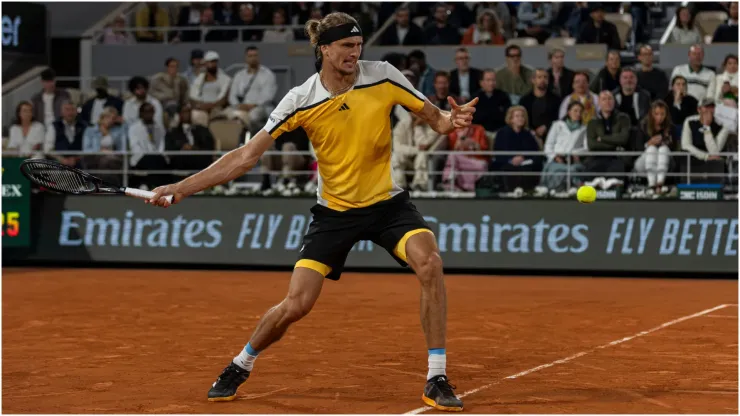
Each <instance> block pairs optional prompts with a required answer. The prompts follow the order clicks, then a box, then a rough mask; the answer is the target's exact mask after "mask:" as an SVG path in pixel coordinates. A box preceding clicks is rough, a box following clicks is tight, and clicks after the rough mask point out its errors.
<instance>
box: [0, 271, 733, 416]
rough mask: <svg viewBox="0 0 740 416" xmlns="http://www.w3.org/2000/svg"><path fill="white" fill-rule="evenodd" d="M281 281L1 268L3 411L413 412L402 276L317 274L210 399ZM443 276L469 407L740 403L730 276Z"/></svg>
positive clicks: (674, 408)
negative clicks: (242, 376) (244, 372)
mask: <svg viewBox="0 0 740 416" xmlns="http://www.w3.org/2000/svg"><path fill="white" fill-rule="evenodd" d="M288 278H289V273H287V272H282V273H280V272H275V273H258V272H236V271H209V272H206V271H174V270H173V271H166V270H111V269H106V270H94V269H83V270H74V269H4V270H3V282H2V290H3V295H2V296H3V298H2V299H3V329H2V335H3V345H2V348H3V353H2V364H3V365H2V381H3V383H2V385H3V387H2V389H3V391H2V394H3V400H2V411H3V412H5V413H405V412H410V411H417V412H421V411H425V409H423V408H422V407H423V403H422V402H421V400H420V396H421V392H422V388H423V385H424V381H425V376H426V365H427V362H426V359H427V355H426V346H425V344H424V338H423V335H422V332H421V329H420V324H419V318H418V309H419V306H418V305H419V287H418V283H417V282H416V280H415V277H414V276H413V275H410V274H399V275H390V274H378V275H372V274H351V273H348V274H345V275H343V277H342V280H341V281H340V282H338V283H337V282H326V284H325V285H324V291H323V293H322V296H321V298H320V299H319V302H318V304H317V305H316V308H315V309H314V311H313V312H311V314H309V316H308V317H307V318H306V319H304V320H303V321H301V322H299V323H298V324H297V325H296V326H294V327H293V328H292V330H291V331H289V332H288V334H287V335H286V337H285V338H284V339H283V341H282V342H280V343H279V344H276V345H275V346H273V347H272V348H270V349H269V350H267V351H266V352H264V353H263V354H261V355H260V358H259V359H258V360H257V362H256V366H255V372H254V373H253V374H252V378H250V380H249V381H247V383H246V384H245V385H243V386H242V388H241V389H240V391H239V398H238V400H236V401H233V402H228V403H209V402H207V401H206V392H207V391H208V389H209V387H210V385H211V383H213V381H214V380H215V378H216V377H217V376H218V374H219V373H220V372H221V370H222V369H223V368H224V367H225V366H226V365H227V364H228V362H229V361H230V360H231V358H232V357H233V356H234V355H235V354H236V353H238V352H239V350H240V349H241V348H242V347H243V346H244V344H245V343H246V342H247V340H248V338H249V335H250V334H251V332H252V329H253V327H254V326H255V324H256V323H257V320H258V319H259V317H260V316H261V315H262V314H263V313H264V312H265V311H266V310H267V309H268V308H269V307H270V306H272V305H273V304H275V303H276V302H277V301H279V300H280V299H281V298H282V296H283V295H284V293H285V291H286V289H287V284H288ZM447 289H448V304H449V324H448V339H449V342H448V345H447V349H448V374H450V376H451V381H452V382H453V384H456V385H457V387H458V389H457V393H458V394H465V407H466V411H467V412H471V413H735V414H737V412H738V407H737V406H738V344H737V343H738V308H737V306H736V305H737V303H738V287H737V280H701V279H696V280H667V279H615V278H563V277H489V276H448V277H447ZM720 305H726V306H720ZM715 307H717V308H716V309H713V310H711V311H709V312H706V311H707V310H710V309H712V308H715ZM702 312H703V313H702ZM699 313H701V314H699ZM681 318H683V319H681ZM663 324H666V325H665V326H663V327H661V325H663ZM648 330H652V331H651V332H649V333H643V334H640V333H641V332H642V331H648ZM628 337H633V338H628ZM625 338H627V339H625ZM618 340H622V342H619V343H614V344H611V345H610V343H612V342H613V341H618ZM598 347H601V348H598ZM558 360H563V361H560V362H558ZM539 366H542V367H539ZM527 370H531V371H527ZM510 376H515V377H510ZM507 377H509V378H507Z"/></svg>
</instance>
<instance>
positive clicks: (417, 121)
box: [391, 113, 439, 191]
mask: <svg viewBox="0 0 740 416" xmlns="http://www.w3.org/2000/svg"><path fill="white" fill-rule="evenodd" d="M409 114H410V116H409V117H407V118H405V119H403V120H400V121H399V122H398V124H396V126H395V127H394V128H393V154H392V156H391V164H392V166H393V181H394V182H395V183H396V184H398V186H400V187H402V188H404V189H407V188H411V189H413V190H419V191H421V190H426V189H427V187H428V185H429V184H428V181H429V168H428V166H427V162H428V160H429V156H428V153H427V152H426V151H427V150H429V148H430V147H431V146H432V145H434V143H435V142H436V141H437V139H438V138H439V134H438V133H437V132H435V131H434V130H432V127H431V126H430V125H429V124H428V123H427V122H425V121H424V120H422V119H421V118H420V117H419V116H417V115H416V114H414V113H409ZM409 170H413V171H414V178H413V180H412V181H411V184H410V186H409V184H408V181H407V178H406V171H409Z"/></svg>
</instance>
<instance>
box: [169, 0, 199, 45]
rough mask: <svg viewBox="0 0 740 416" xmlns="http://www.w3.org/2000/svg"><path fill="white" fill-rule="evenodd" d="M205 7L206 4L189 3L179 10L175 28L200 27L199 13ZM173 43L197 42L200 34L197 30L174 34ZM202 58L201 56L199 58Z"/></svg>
mask: <svg viewBox="0 0 740 416" xmlns="http://www.w3.org/2000/svg"><path fill="white" fill-rule="evenodd" d="M206 7H207V4H206V3H199V2H190V3H187V4H186V5H185V6H183V7H181V8H180V12H179V13H178V15H177V26H178V27H188V26H190V27H193V28H196V27H197V26H200V21H201V13H202V12H203V9H205V8H206ZM173 41H180V42H199V41H200V32H198V30H195V29H194V30H187V29H185V30H181V31H179V32H177V33H176V34H175V37H174V39H173ZM201 57H202V56H201Z"/></svg>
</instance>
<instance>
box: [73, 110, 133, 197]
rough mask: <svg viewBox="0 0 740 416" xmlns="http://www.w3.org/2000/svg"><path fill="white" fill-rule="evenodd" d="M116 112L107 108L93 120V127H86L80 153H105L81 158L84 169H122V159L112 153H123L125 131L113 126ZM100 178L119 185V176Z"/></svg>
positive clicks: (108, 175) (125, 140) (103, 176)
mask: <svg viewBox="0 0 740 416" xmlns="http://www.w3.org/2000/svg"><path fill="white" fill-rule="evenodd" d="M117 116H118V110H116V109H115V108H114V107H107V108H105V109H104V110H103V112H102V113H100V115H99V116H98V119H96V120H95V125H90V126H87V128H86V129H85V133H84V134H83V136H82V151H83V152H89V153H105V154H104V155H89V156H85V157H84V158H83V164H84V167H85V169H101V170H120V169H121V168H122V167H123V158H122V157H121V155H117V154H114V152H116V153H117V152H125V151H126V142H127V141H128V139H127V137H126V129H125V128H124V127H123V126H120V125H117V124H115V119H116V118H117ZM100 178H101V179H103V180H105V181H108V182H111V183H121V181H120V177H119V175H111V174H102V175H100Z"/></svg>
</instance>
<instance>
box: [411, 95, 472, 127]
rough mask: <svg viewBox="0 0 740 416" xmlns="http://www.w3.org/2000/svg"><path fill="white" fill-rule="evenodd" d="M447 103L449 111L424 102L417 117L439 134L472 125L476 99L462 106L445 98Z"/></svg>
mask: <svg viewBox="0 0 740 416" xmlns="http://www.w3.org/2000/svg"><path fill="white" fill-rule="evenodd" d="M447 102H448V103H450V108H451V109H452V110H451V111H444V110H440V109H439V107H437V106H436V105H434V104H432V103H431V102H429V100H425V101H424V108H422V110H421V111H420V112H419V116H421V118H422V119H424V120H425V121H426V122H427V123H429V125H430V126H432V129H434V131H436V132H437V133H439V134H449V133H450V132H452V130H454V129H458V128H461V127H467V126H469V125H471V124H472V123H473V113H475V105H476V104H478V97H476V98H474V99H473V100H472V101H470V102H468V103H466V104H463V105H457V103H456V102H455V100H454V99H453V98H452V97H447Z"/></svg>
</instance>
